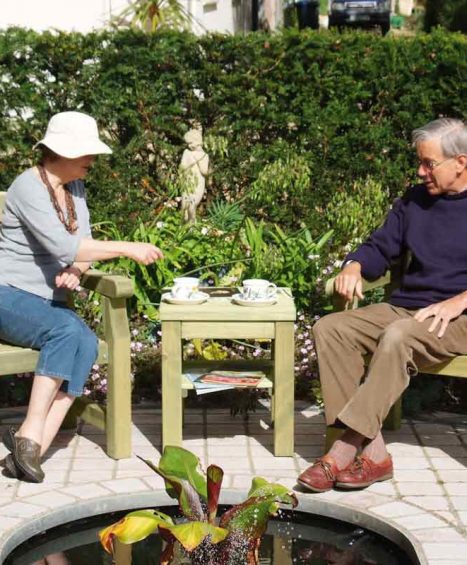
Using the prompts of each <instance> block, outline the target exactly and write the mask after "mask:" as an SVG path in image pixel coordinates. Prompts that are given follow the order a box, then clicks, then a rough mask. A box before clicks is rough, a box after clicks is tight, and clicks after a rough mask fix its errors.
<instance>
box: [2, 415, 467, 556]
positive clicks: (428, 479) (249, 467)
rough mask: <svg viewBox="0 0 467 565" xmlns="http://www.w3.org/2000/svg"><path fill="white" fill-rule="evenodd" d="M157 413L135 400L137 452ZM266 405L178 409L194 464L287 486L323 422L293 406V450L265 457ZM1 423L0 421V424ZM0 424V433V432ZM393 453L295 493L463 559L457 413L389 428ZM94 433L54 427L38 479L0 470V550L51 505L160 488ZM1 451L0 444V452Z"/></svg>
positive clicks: (154, 434)
mask: <svg viewBox="0 0 467 565" xmlns="http://www.w3.org/2000/svg"><path fill="white" fill-rule="evenodd" d="M0 417H1V420H2V423H3V424H4V425H5V424H7V423H9V424H11V423H13V424H14V423H17V422H19V421H20V420H21V419H22V414H21V410H19V411H18V410H15V409H9V410H3V411H1V413H0ZM160 422H161V414H160V410H157V409H156V408H153V407H136V408H135V410H134V425H133V450H134V453H135V454H138V455H140V456H142V457H145V458H150V459H153V460H155V461H157V460H158V459H159V457H160V442H161V434H160ZM268 422H269V414H268V412H267V411H266V410H263V409H261V411H259V412H256V413H254V414H252V415H251V416H250V419H249V421H248V422H247V423H245V422H244V421H243V420H242V419H241V418H240V417H238V416H237V417H235V418H233V417H231V416H230V415H229V413H228V410H209V412H206V411H202V410H198V411H197V410H187V411H186V417H185V431H184V438H185V441H184V447H186V448H187V449H190V450H191V451H193V452H194V453H196V454H197V455H198V456H199V457H200V459H201V462H202V464H203V465H204V466H205V467H206V466H207V464H208V463H216V464H218V465H220V466H221V467H222V468H223V469H224V471H225V480H224V485H225V487H226V488H229V487H230V488H233V489H240V490H242V491H246V490H247V489H248V488H249V486H250V484H251V477H252V476H254V475H260V476H262V477H265V478H267V479H269V480H273V481H277V482H281V483H283V484H285V485H288V486H290V487H294V486H295V478H296V476H297V475H298V474H299V473H300V471H301V470H303V469H304V468H305V467H306V466H307V465H309V463H310V462H311V461H312V460H313V459H314V458H315V457H316V456H318V455H320V454H321V453H322V445H323V438H324V420H323V417H322V415H321V414H320V413H319V411H318V410H317V409H316V408H314V407H312V406H311V407H306V406H303V405H302V406H297V411H296V424H295V439H296V446H295V455H294V457H285V458H276V457H274V456H273V454H272V445H273V433H272V431H271V429H270V427H269V424H268ZM0 428H1V426H0ZM0 431H2V430H0ZM385 437H386V440H387V442H388V448H389V450H390V452H391V454H392V455H393V457H394V463H395V477H394V480H392V481H388V482H385V483H379V484H375V485H373V486H372V487H370V488H369V489H367V490H364V491H359V492H342V491H340V492H337V491H332V492H328V493H323V494H301V495H300V497H301V500H311V499H315V500H322V501H332V502H335V503H338V504H339V505H344V506H346V507H350V508H355V509H358V510H359V511H362V510H363V511H365V512H366V513H368V514H370V515H374V516H377V517H380V518H383V519H385V520H386V521H388V522H389V523H390V524H392V525H393V526H396V527H398V528H400V529H401V530H402V531H403V532H405V533H408V534H409V537H411V538H412V539H415V540H418V542H419V543H420V544H421V547H422V549H423V552H424V554H425V557H426V562H427V563H430V564H433V565H461V564H464V565H466V564H467V416H462V415H456V414H448V413H439V414H436V415H434V416H433V415H430V416H427V417H426V419H420V420H405V421H404V423H403V426H402V428H401V430H400V431H398V432H387V433H386V434H385ZM103 442H104V436H103V434H102V433H101V432H99V431H98V430H96V429H95V428H91V427H85V428H84V429H83V430H82V435H75V434H73V433H70V432H61V433H60V435H59V438H58V441H57V442H56V443H55V446H54V448H53V450H52V451H51V453H50V455H49V457H48V458H47V460H46V461H45V462H44V464H43V468H44V470H45V472H46V479H45V481H44V483H42V484H40V485H36V484H29V483H24V482H19V481H16V480H12V479H9V478H7V477H5V476H3V475H0V548H1V546H2V545H3V544H4V543H5V540H7V539H8V538H9V536H10V535H11V533H12V532H14V530H15V528H17V526H18V525H21V524H22V523H24V521H27V520H29V519H31V518H33V517H34V518H35V517H38V516H41V515H42V514H46V513H50V511H51V510H52V509H57V508H62V507H66V506H68V505H73V504H75V503H77V502H78V501H84V500H88V501H89V500H91V499H94V498H95V499H96V500H97V499H99V497H106V496H107V497H108V496H109V495H111V494H124V493H130V492H131V493H136V492H141V493H144V492H146V491H151V489H161V490H164V485H163V481H162V480H161V479H160V478H159V477H158V476H157V475H155V474H154V473H152V472H151V471H150V470H149V469H148V468H147V467H146V465H145V464H144V463H142V462H141V461H140V460H139V459H137V458H136V456H134V457H132V458H131V459H126V460H121V461H114V460H112V459H109V458H108V457H107V456H106V455H105V453H104V451H103V450H102V445H103ZM5 454H6V450H5V448H4V446H3V445H1V446H0V458H3V457H4V455H5Z"/></svg>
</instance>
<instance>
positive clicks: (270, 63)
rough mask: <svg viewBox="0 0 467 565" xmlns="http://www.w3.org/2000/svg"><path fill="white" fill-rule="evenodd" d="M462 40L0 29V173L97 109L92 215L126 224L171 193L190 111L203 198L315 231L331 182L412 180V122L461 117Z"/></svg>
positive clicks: (399, 184)
mask: <svg viewBox="0 0 467 565" xmlns="http://www.w3.org/2000/svg"><path fill="white" fill-rule="evenodd" d="M466 69H467V41H466V38H465V37H464V36H462V35H461V34H454V33H449V32H443V31H441V30H438V31H436V32H434V33H432V34H430V35H425V34H421V35H417V36H414V37H392V36H387V37H384V38H383V37H380V36H377V35H376V34H371V33H364V32H352V33H348V34H342V35H339V34H337V33H334V32H316V31H304V32H300V33H299V32H297V31H293V30H288V31H286V32H283V33H277V34H265V33H260V32H258V33H251V34H249V35H247V36H224V35H207V36H203V37H201V38H197V37H195V36H193V35H191V34H188V33H178V32H167V33H158V34H152V35H151V34H143V33H138V32H134V31H119V32H115V31H113V32H103V33H95V34H93V33H92V34H87V35H81V34H76V33H72V34H65V33H56V32H54V33H49V32H46V33H42V34H38V33H35V32H32V31H27V30H23V29H18V28H10V29H8V30H6V31H3V32H0V78H1V81H0V107H1V111H0V131H1V136H0V181H1V185H2V187H3V189H6V188H7V187H8V185H9V184H10V182H11V181H12V180H13V178H14V177H15V176H16V175H17V174H18V173H19V172H20V171H21V170H22V169H23V168H24V167H27V166H29V165H30V164H31V163H32V162H33V159H34V155H33V152H32V151H31V147H32V145H33V144H34V143H35V142H36V141H37V140H38V139H39V138H40V136H41V134H42V133H43V132H44V129H45V125H46V123H47V121H48V119H49V117H50V116H51V114H53V113H55V112H58V111H62V110H67V109H81V110H82V111H85V112H88V113H90V114H91V115H93V116H95V117H96V118H97V119H98V121H99V124H100V127H101V130H102V131H103V136H104V137H105V138H106V140H107V141H108V142H109V143H110V144H111V145H112V147H113V148H114V153H113V155H112V156H110V157H108V158H101V159H99V160H98V162H97V163H96V165H95V167H94V169H93V171H92V173H91V175H90V178H89V180H88V183H87V184H88V186H89V192H90V202H91V207H92V208H93V218H94V219H95V220H112V221H114V222H116V223H118V224H119V225H120V227H121V229H122V230H123V231H125V230H127V231H128V230H129V229H130V228H131V226H132V225H133V223H134V221H135V219H136V218H137V219H138V220H139V219H141V220H143V221H147V220H149V219H151V218H152V217H153V215H154V213H155V212H156V211H157V210H158V209H159V208H160V207H161V206H162V205H163V203H164V201H165V200H166V198H167V195H168V194H169V193H170V194H172V195H173V194H174V192H176V191H177V167H178V163H179V161H180V157H181V153H182V151H183V149H184V142H183V134H184V133H185V132H186V130H187V129H188V128H189V127H191V124H193V123H197V122H199V123H201V124H202V126H203V129H204V135H205V140H206V143H205V145H206V148H207V151H208V152H209V154H210V156H211V164H212V174H211V177H210V179H209V182H208V188H207V192H208V196H207V205H208V206H209V204H210V203H212V202H213V201H216V202H219V201H222V200H227V201H238V200H240V199H241V203H242V206H243V207H244V209H245V210H247V211H248V214H249V215H250V216H252V217H253V218H255V217H256V218H260V217H261V218H265V219H266V220H274V221H279V222H280V223H281V224H282V225H283V226H286V227H287V226H298V225H301V226H302V227H309V228H310V229H311V230H316V229H317V231H322V226H321V227H320V228H319V229H318V228H316V226H317V225H319V221H320V220H319V218H320V214H321V212H322V210H323V207H325V205H326V203H327V201H328V200H329V198H330V195H332V194H334V193H335V192H336V191H345V190H349V187H351V186H352V183H355V182H356V181H359V180H363V179H365V178H367V177H370V178H375V179H378V180H381V181H382V182H383V183H384V187H385V189H386V190H387V191H388V194H389V195H394V194H398V193H400V192H401V191H402V190H403V188H404V185H405V184H406V183H408V182H410V181H411V180H413V178H414V171H415V169H414V164H415V160H414V159H415V158H414V155H413V152H412V150H411V148H410V131H411V130H412V129H413V128H414V127H416V126H420V125H422V124H424V123H426V122H427V121H429V120H432V119H434V118H436V117H438V116H454V117H463V116H465V113H466V112H465V110H466V97H465V82H466V78H467V76H466V75H467V73H466Z"/></svg>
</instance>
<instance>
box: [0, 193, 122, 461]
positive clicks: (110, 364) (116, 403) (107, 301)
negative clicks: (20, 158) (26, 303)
mask: <svg viewBox="0 0 467 565" xmlns="http://www.w3.org/2000/svg"><path fill="white" fill-rule="evenodd" d="M5 198H6V192H0V219H1V212H2V210H3V208H4V204H5ZM81 286H82V287H83V288H86V289H89V290H93V291H95V292H97V293H98V294H100V295H101V296H102V310H103V328H104V329H103V335H104V338H103V339H100V340H99V356H98V359H97V363H99V364H107V371H108V378H107V404H106V406H101V405H99V404H97V403H94V402H90V401H89V400H88V399H86V398H85V397H81V398H77V399H76V400H75V402H74V404H73V406H72V408H71V410H70V412H69V414H68V416H67V422H68V424H70V423H71V422H73V421H76V419H77V418H81V419H83V420H84V421H85V422H87V423H90V424H92V425H94V426H97V427H98V428H100V429H102V430H105V432H106V452H107V454H108V455H109V456H110V457H113V458H114V459H124V458H126V457H130V456H131V382H130V372H131V364H130V331H129V327H128V317H127V310H126V299H127V298H129V297H131V296H133V283H132V281H131V280H130V279H128V278H126V277H122V276H117V275H109V274H107V273H102V272H100V271H96V270H89V271H87V272H86V273H85V274H84V275H83V276H82V279H81ZM38 357H39V353H38V351H34V350H32V349H26V348H22V347H16V346H13V345H9V344H7V343H4V342H0V376H3V375H14V374H17V373H27V372H31V371H34V369H35V367H36V364H37V360H38Z"/></svg>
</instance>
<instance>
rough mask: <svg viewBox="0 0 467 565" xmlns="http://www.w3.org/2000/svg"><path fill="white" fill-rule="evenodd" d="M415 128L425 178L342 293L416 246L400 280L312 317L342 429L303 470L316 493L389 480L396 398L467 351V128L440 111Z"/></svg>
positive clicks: (333, 414)
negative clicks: (388, 442) (376, 294)
mask: <svg viewBox="0 0 467 565" xmlns="http://www.w3.org/2000/svg"><path fill="white" fill-rule="evenodd" d="M412 137H413V143H414V146H415V148H416V151H417V155H418V159H419V166H418V176H419V177H420V178H421V180H422V183H421V184H419V185H416V186H414V187H412V188H411V189H410V190H408V191H407V193H406V194H405V195H404V196H403V197H402V198H401V199H399V200H397V201H396V202H395V204H394V206H393V208H392V210H391V211H390V212H389V214H388V216H387V218H386V221H385V223H384V225H383V226H382V227H381V228H380V229H378V230H377V231H375V232H374V233H373V234H372V236H371V237H370V238H369V239H368V240H367V241H366V242H365V243H363V244H362V245H361V246H360V247H359V248H358V249H357V250H356V251H355V252H353V253H350V254H349V255H348V256H347V257H346V260H345V262H344V267H343V269H342V271H341V272H340V274H339V275H338V276H337V277H336V281H335V290H336V292H338V293H339V294H340V295H342V296H343V297H345V299H347V300H351V299H352V298H353V297H354V296H357V297H359V298H362V297H363V296H362V277H364V278H366V279H370V280H371V279H376V278H378V277H380V276H381V275H383V274H384V272H385V271H386V270H387V269H388V268H389V266H390V264H391V261H392V260H394V259H396V258H397V257H399V256H401V255H402V254H403V253H405V252H406V251H410V252H411V261H410V264H409V266H408V269H407V270H406V272H405V274H404V276H403V279H402V284H401V287H400V288H398V289H396V290H394V292H393V293H392V295H391V297H390V300H389V303H382V304H373V305H370V306H366V307H363V308H359V309H357V310H349V311H345V312H339V313H335V314H331V315H329V316H325V317H324V318H322V319H321V320H320V321H319V322H318V323H317V324H316V325H315V326H314V330H313V331H314V336H315V342H316V350H317V354H318V363H319V370H320V379H321V384H322V391H323V397H324V404H325V411H326V422H327V425H332V424H337V425H340V426H342V427H344V428H345V431H344V433H343V435H342V437H341V438H340V439H339V440H337V441H336V442H335V443H334V445H333V446H332V447H331V449H330V451H329V452H328V453H327V454H325V455H324V456H323V457H321V458H319V459H318V460H317V461H315V463H314V464H313V465H312V466H311V467H309V468H308V469H306V470H305V471H304V472H303V473H302V474H301V475H300V476H299V478H298V482H299V483H300V484H301V485H302V486H303V487H305V488H306V489H308V490H311V491H314V492H323V491H326V490H329V489H331V488H333V487H334V486H337V487H340V488H348V489H352V488H363V487H367V486H369V485H371V484H372V483H374V482H376V481H383V480H387V479H390V478H391V477H392V474H393V466H392V460H391V456H390V455H389V454H388V452H387V450H386V446H385V443H384V439H383V436H382V435H381V426H382V423H383V421H384V418H385V417H386V415H387V413H388V412H389V409H390V408H391V406H392V404H393V403H394V402H395V401H396V400H397V399H398V398H399V396H400V395H401V394H402V392H403V391H404V389H405V388H406V387H407V386H408V384H409V378H410V376H412V375H416V374H417V372H418V370H419V369H423V368H424V367H428V366H430V365H433V364H435V363H439V362H442V361H445V360H447V359H449V358H451V357H454V356H456V355H465V354H467V315H466V314H467V168H466V167H467V127H466V125H465V124H464V123H463V122H462V121H461V120H456V119H451V118H442V119H438V120H435V121H433V122H431V123H429V124H427V125H426V126H424V127H422V128H419V129H416V130H415V131H414V132H413V136H412ZM367 354H372V359H371V362H370V365H369V367H368V369H367V372H366V377H365V379H364V380H363V382H362V378H363V376H364V371H365V369H364V363H363V356H364V355H367ZM360 450H361V453H360V455H358V456H357V453H358V452H359V451H360Z"/></svg>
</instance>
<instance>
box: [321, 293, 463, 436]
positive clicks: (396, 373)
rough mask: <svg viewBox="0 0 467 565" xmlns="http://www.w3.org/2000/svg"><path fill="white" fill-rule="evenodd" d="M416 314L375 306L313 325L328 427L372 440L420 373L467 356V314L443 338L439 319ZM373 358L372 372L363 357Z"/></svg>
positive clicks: (389, 306)
mask: <svg viewBox="0 0 467 565" xmlns="http://www.w3.org/2000/svg"><path fill="white" fill-rule="evenodd" d="M415 312H416V310H407V309H405V308H400V307H397V306H391V305H390V304H385V303H382V304H372V305H371V306H364V307H362V308H358V309H357V310H347V311H344V312H337V313H335V314H329V315H328V316H324V317H323V318H321V319H320V320H319V321H318V322H317V323H316V324H315V326H314V327H313V334H314V338H315V343H316V352H317V356H318V365H319V374H320V380H321V387H322V392H323V399H324V407H325V412H326V423H327V425H328V426H329V425H332V424H334V423H335V422H336V420H339V421H340V422H342V423H343V424H345V425H346V426H347V427H349V428H352V429H353V430H355V431H357V432H359V433H361V434H362V435H364V436H366V437H368V438H374V437H375V436H376V435H377V434H378V432H379V431H380V429H381V426H382V423H383V421H384V418H385V417H386V415H387V413H388V412H389V410H390V408H391V406H392V405H393V404H394V402H395V401H396V400H397V399H398V398H399V397H400V395H401V394H402V392H403V391H404V390H405V389H406V388H407V386H408V384H409V379H410V377H411V376H413V375H416V374H417V372H418V370H419V369H423V368H424V367H429V366H430V365H434V364H435V363H440V362H442V361H446V360H448V359H450V358H451V357H455V356H456V355H465V354H467V316H466V315H462V316H459V318H457V319H455V320H452V321H451V322H450V323H449V325H448V327H447V329H446V332H445V334H444V335H443V337H442V338H438V337H437V331H438V328H437V329H436V330H435V331H434V332H432V333H430V332H428V328H429V326H430V325H431V323H432V322H433V318H428V320H425V321H424V322H418V321H417V320H414V319H413V315H414V314H415ZM365 355H372V358H371V362H370V364H369V366H368V368H367V370H366V375H365V366H364V361H363V356H365Z"/></svg>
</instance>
